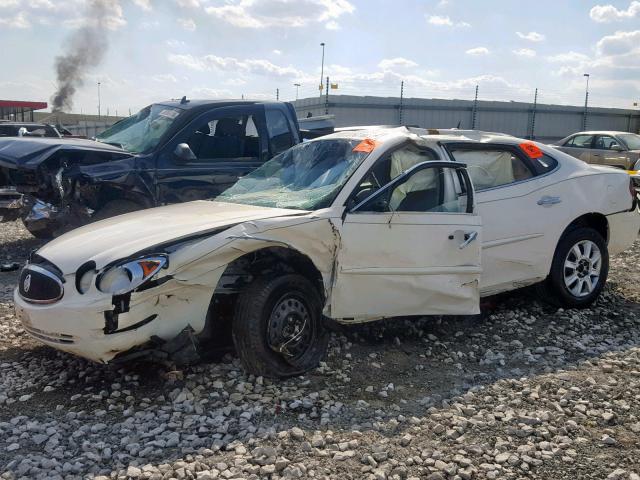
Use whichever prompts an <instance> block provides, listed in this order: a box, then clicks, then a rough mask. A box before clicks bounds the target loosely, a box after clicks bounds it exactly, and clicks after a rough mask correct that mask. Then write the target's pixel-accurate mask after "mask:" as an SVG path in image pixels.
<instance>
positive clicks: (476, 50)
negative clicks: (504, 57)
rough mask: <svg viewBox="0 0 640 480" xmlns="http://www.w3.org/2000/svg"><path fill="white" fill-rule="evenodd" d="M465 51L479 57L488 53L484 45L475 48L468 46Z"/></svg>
mask: <svg viewBox="0 0 640 480" xmlns="http://www.w3.org/2000/svg"><path fill="white" fill-rule="evenodd" d="M465 53H466V54H467V55H473V56H474V57H479V56H483V55H489V49H488V48H486V47H476V48H470V49H469V50H467V51H466V52H465Z"/></svg>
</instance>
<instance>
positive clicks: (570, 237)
mask: <svg viewBox="0 0 640 480" xmlns="http://www.w3.org/2000/svg"><path fill="white" fill-rule="evenodd" d="M608 273H609V252H608V250H607V244H606V242H605V241H604V239H603V238H602V236H601V235H600V234H599V233H598V232H597V231H595V230H593V229H592V228H577V229H575V230H571V231H570V232H568V233H566V234H565V235H564V236H563V237H562V238H561V239H560V242H559V243H558V246H557V247H556V252H555V254H554V256H553V263H552V264H551V272H550V273H549V276H548V277H547V279H546V280H545V281H544V282H543V283H542V284H541V287H542V293H543V294H544V295H545V297H544V298H545V299H547V300H548V301H550V303H552V304H554V305H556V306H561V307H568V308H584V307H588V306H589V305H591V304H592V303H593V302H594V301H595V300H596V298H598V295H600V292H601V291H602V289H603V288H604V284H605V282H606V281H607V275H608Z"/></svg>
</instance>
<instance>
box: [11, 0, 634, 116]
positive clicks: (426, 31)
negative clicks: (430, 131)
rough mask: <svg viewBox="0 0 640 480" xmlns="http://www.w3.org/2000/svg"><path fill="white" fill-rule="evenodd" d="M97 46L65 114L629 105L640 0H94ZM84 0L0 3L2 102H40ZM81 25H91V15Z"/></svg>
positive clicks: (49, 89) (45, 97)
mask: <svg viewBox="0 0 640 480" xmlns="http://www.w3.org/2000/svg"><path fill="white" fill-rule="evenodd" d="M94 1H99V2H102V3H104V4H105V5H106V9H107V12H108V15H107V17H106V18H105V19H104V20H103V23H102V25H103V26H104V27H105V36H106V37H107V38H108V40H109V49H108V51H107V53H106V55H105V58H104V60H103V61H102V62H101V63H100V64H99V65H98V66H96V67H94V68H91V69H90V70H89V71H88V72H87V75H86V79H85V83H84V85H83V86H82V87H81V88H80V89H79V91H78V93H77V95H76V97H75V98H74V106H73V110H74V111H76V112H79V111H80V110H82V111H84V112H95V111H96V105H97V86H96V84H97V82H98V81H100V82H101V84H102V88H101V93H102V111H103V113H106V110H107V108H108V109H109V110H110V113H115V111H116V110H118V113H120V114H122V113H128V110H129V109H131V110H132V111H134V110H137V109H139V108H140V107H142V106H144V105H146V104H148V103H151V102H153V101H157V100H163V99H167V98H172V97H173V98H176V97H181V96H182V95H187V96H189V97H192V98H196V97H212V98H214V97H239V96H241V95H245V97H256V98H275V91H276V88H279V89H280V95H281V99H287V100H288V99H293V98H294V97H295V94H296V88H295V87H294V86H293V84H294V83H300V84H301V87H300V89H299V90H300V97H307V96H312V95H317V94H318V83H319V81H320V57H321V47H320V45H319V44H320V42H325V43H326V59H325V73H326V74H327V75H329V76H330V77H331V81H332V82H334V81H335V82H337V83H338V85H339V89H338V90H337V91H332V93H334V92H335V93H342V94H357V95H365V94H369V95H384V96H391V95H398V94H399V90H400V81H401V80H404V81H405V95H406V96H407V97H428V98H432V97H435V98H465V99H470V98H473V94H474V88H475V85H476V84H479V85H480V98H481V99H496V100H516V101H532V99H533V93H534V89H535V88H536V87H537V88H539V89H540V97H539V101H540V102H543V103H563V104H580V103H582V102H583V101H584V90H585V78H584V77H583V74H584V73H590V74H591V80H590V82H591V83H590V91H591V102H592V104H593V105H600V106H615V107H622V108H631V107H632V104H633V102H640V1H637V0H634V1H629V0H620V1H607V0H605V1H604V2H600V3H599V2H598V1H597V0H596V1H590V0H564V1H563V0H555V1H551V0H537V1H535V2H534V1H516V0H509V1H507V0H483V1H479V0H478V1H472V0H395V1H383V0H367V1H364V0H359V1H357V0H297V1H293V0H162V1H160V0H94ZM87 3H88V2H87V1H81V0H64V1H61V0H0V39H1V40H2V42H1V44H2V45H3V46H4V48H3V53H2V68H1V69H0V98H3V99H5V98H8V99H25V100H27V99H28V100H46V101H48V100H49V98H50V97H51V95H52V94H53V92H54V90H55V81H56V76H55V72H54V57H55V56H56V55H60V54H61V53H63V52H64V45H65V39H66V38H68V37H69V35H71V34H72V33H73V31H74V30H75V29H77V28H78V27H79V26H81V25H82V24H83V23H84V22H87V19H86V18H85V15H86V13H85V12H86V6H87ZM89 21H91V20H89Z"/></svg>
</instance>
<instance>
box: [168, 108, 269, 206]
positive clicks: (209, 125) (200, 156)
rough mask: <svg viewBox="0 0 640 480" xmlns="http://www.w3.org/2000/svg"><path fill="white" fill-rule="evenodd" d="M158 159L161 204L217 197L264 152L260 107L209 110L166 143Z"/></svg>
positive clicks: (263, 157)
mask: <svg viewBox="0 0 640 480" xmlns="http://www.w3.org/2000/svg"><path fill="white" fill-rule="evenodd" d="M166 150H167V151H166V152H165V153H164V154H163V155H161V156H160V159H159V161H158V171H157V182H158V195H159V198H160V201H161V202H162V203H175V202H186V201H190V200H198V199H206V198H215V197H216V196H217V195H219V194H220V193H222V192H223V191H224V190H226V189H227V188H229V187H230V186H232V185H233V184H234V183H235V182H236V181H237V180H238V178H239V177H241V176H243V175H246V174H247V173H249V172H251V171H253V170H254V169H255V168H257V167H259V166H260V165H261V164H262V163H263V162H264V160H266V158H267V157H268V153H267V142H266V133H265V127H264V109H263V108H258V107H226V108H217V109H214V110H212V111H210V112H207V113H205V114H203V115H201V116H200V117H198V118H197V119H195V120H194V121H193V122H191V123H190V124H189V125H188V126H187V127H185V128H184V129H183V131H182V132H180V133H179V134H178V135H177V136H176V138H175V139H173V140H172V141H171V142H169V144H168V147H167V149H166Z"/></svg>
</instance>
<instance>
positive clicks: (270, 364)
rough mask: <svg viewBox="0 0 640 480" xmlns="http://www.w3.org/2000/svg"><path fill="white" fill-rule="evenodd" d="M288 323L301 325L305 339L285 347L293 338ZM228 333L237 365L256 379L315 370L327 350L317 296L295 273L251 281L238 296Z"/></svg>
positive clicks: (327, 336) (326, 340)
mask: <svg viewBox="0 0 640 480" xmlns="http://www.w3.org/2000/svg"><path fill="white" fill-rule="evenodd" d="M305 321H306V323H305ZM292 322H293V323H296V322H297V323H296V324H297V326H298V327H300V324H301V323H302V324H303V325H304V327H303V328H302V329H301V330H300V331H302V332H305V335H304V336H303V337H302V338H301V340H300V341H299V342H293V343H291V342H289V344H290V346H285V344H286V343H287V340H291V339H292V338H293V337H292V336H291V329H292V328H293V325H292ZM278 330H280V332H281V333H282V334H281V335H278V334H277V333H276V332H277V331H278ZM297 331H298V330H295V332H297ZM287 332H289V334H288V335H287V334H286V333H287ZM295 332H294V333H295ZM231 333H232V337H233V343H234V344H235V347H236V351H237V353H238V356H239V357H240V362H241V363H242V366H243V367H244V368H245V370H246V371H247V372H248V373H251V374H253V375H257V376H265V377H290V376H294V375H300V374H302V373H304V372H307V371H309V370H311V369H313V368H315V367H316V366H317V365H318V363H319V362H320V360H322V358H323V357H324V356H325V354H326V352H327V348H328V346H329V333H328V331H327V330H326V329H325V327H324V325H323V318H322V299H321V297H320V294H319V293H318V290H317V289H316V288H315V287H314V285H313V284H312V283H311V282H310V281H309V280H307V278H305V277H303V276H302V275H297V274H287V275H282V276H280V277H277V278H275V279H267V278H258V279H256V280H255V281H254V282H253V283H251V284H250V285H249V286H248V288H247V289H246V290H245V291H244V292H243V293H241V294H240V296H239V297H238V301H237V303H236V309H235V314H234V318H233V324H232V327H231ZM296 335H297V334H296Z"/></svg>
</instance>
